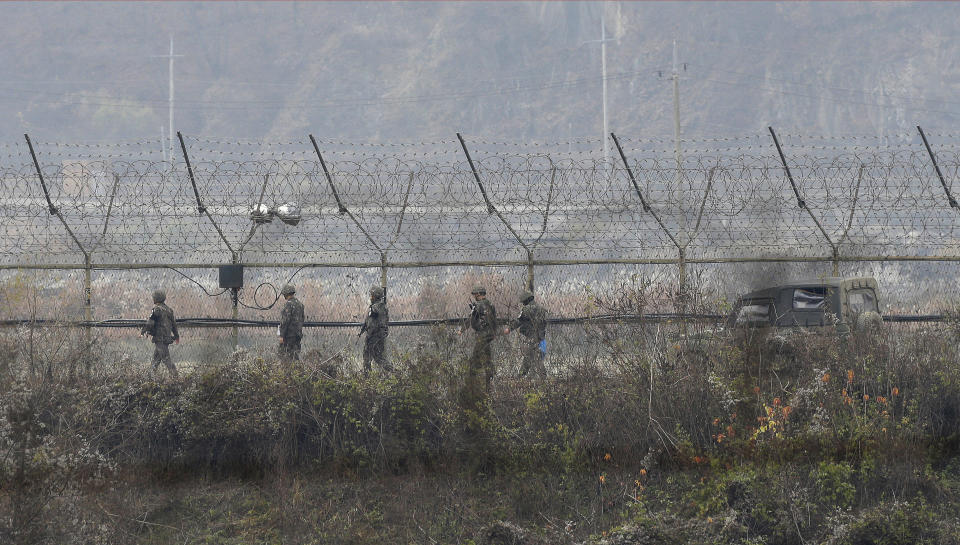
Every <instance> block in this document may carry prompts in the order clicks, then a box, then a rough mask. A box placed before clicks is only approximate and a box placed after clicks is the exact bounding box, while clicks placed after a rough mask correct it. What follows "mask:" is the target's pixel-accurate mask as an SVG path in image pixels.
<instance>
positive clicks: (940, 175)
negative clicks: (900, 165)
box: [917, 125, 960, 208]
mask: <svg viewBox="0 0 960 545" xmlns="http://www.w3.org/2000/svg"><path fill="white" fill-rule="evenodd" d="M917 131H918V132H919V133H920V138H921V139H923V145H924V146H925V147H926V148H927V154H928V155H929V156H930V161H931V162H932V163H933V169H934V170H935V171H937V177H938V178H940V185H942V186H943V192H944V193H946V194H947V202H949V203H950V208H960V205H958V204H957V200H956V199H954V198H953V195H951V194H950V188H949V187H947V180H946V179H945V178H944V177H943V173H942V172H940V165H938V164H937V156H936V155H934V154H933V150H932V149H931V148H930V143H929V142H927V135H925V134H923V129H921V128H920V125H917Z"/></svg>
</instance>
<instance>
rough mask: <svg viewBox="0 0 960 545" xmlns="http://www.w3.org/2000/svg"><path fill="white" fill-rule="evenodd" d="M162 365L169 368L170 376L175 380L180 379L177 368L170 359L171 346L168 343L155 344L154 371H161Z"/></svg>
mask: <svg viewBox="0 0 960 545" xmlns="http://www.w3.org/2000/svg"><path fill="white" fill-rule="evenodd" d="M161 363H163V364H164V365H165V366H166V367H167V370H168V371H170V375H171V376H172V377H173V378H177V377H178V374H177V367H176V366H175V365H174V364H173V360H172V359H171V358H170V345H169V344H167V343H153V370H154V371H156V370H157V369H159V368H160V364H161Z"/></svg>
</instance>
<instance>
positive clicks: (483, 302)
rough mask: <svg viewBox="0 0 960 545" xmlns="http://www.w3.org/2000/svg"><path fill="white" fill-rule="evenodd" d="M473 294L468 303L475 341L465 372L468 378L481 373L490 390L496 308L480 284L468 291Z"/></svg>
mask: <svg viewBox="0 0 960 545" xmlns="http://www.w3.org/2000/svg"><path fill="white" fill-rule="evenodd" d="M470 294H471V295H473V298H474V302H473V303H470V322H469V324H470V328H472V329H473V330H474V331H476V332H477V339H476V343H475V344H474V345H473V353H472V354H470V360H469V362H468V364H467V365H468V368H467V372H468V374H469V379H471V381H472V379H474V378H476V377H477V376H478V375H480V374H483V376H484V379H485V380H486V390H487V391H488V392H489V391H490V381H491V380H492V379H493V374H494V371H495V369H494V368H493V361H492V359H491V355H490V348H491V344H492V343H493V339H494V338H495V337H496V336H497V331H498V327H497V309H496V308H494V306H493V304H492V303H490V301H489V300H487V290H486V288H484V287H482V286H477V287H475V288H473V291H471V292H470ZM464 330H466V326H464V328H463V329H461V330H460V332H461V333H463V331H464Z"/></svg>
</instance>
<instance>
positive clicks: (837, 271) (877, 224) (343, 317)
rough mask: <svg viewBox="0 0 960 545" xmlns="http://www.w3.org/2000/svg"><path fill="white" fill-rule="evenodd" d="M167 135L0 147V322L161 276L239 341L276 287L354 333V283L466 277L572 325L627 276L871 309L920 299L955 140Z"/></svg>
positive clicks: (101, 301) (679, 308)
mask: <svg viewBox="0 0 960 545" xmlns="http://www.w3.org/2000/svg"><path fill="white" fill-rule="evenodd" d="M178 136H180V140H179V143H180V149H179V151H180V154H179V156H175V157H172V158H171V157H164V153H163V145H164V144H163V142H161V141H160V140H159V139H157V140H155V141H137V142H121V143H103V142H101V143H60V142H48V141H33V140H31V139H30V137H25V139H24V141H23V142H16V143H8V144H0V183H2V192H0V210H2V214H3V218H4V220H3V224H2V228H0V278H2V280H3V285H4V286H5V289H6V291H7V292H8V302H7V303H8V304H6V305H2V307H3V311H2V315H0V319H3V320H5V321H4V322H3V323H5V324H15V323H19V322H22V321H24V320H31V321H34V322H36V321H37V320H40V319H48V320H53V321H57V322H65V321H73V322H79V323H81V324H83V325H86V326H108V325H123V326H129V325H131V323H132V320H135V319H137V318H138V317H140V316H142V315H144V314H145V313H146V307H148V305H145V304H144V300H145V299H147V298H148V297H149V293H150V291H151V290H152V289H153V288H154V287H164V286H165V287H167V289H168V292H169V294H170V299H171V305H173V306H174V307H175V308H176V309H178V310H179V313H180V315H181V316H185V317H190V318H194V319H196V321H195V322H194V323H195V324H197V325H210V324H214V325H230V326H235V329H234V333H233V334H234V335H236V334H237V333H236V327H239V326H250V325H257V326H263V325H265V324H266V323H268V322H269V319H270V318H272V317H273V316H270V315H269V314H267V311H268V309H270V308H271V305H272V304H273V303H274V302H275V301H276V298H277V292H276V290H277V287H278V285H279V284H281V283H284V282H287V281H289V282H292V283H295V284H297V285H298V292H299V293H300V294H301V296H302V298H303V299H304V300H306V301H308V305H307V306H308V314H309V315H310V316H308V319H312V321H313V322H315V323H314V324H313V325H315V326H324V327H346V326H349V325H353V324H354V323H355V322H356V321H357V319H358V318H359V316H360V315H361V314H362V312H363V310H364V309H365V299H366V291H367V288H369V287H370V286H371V285H374V284H376V285H381V286H383V287H385V288H387V289H388V296H389V297H390V301H391V313H392V314H391V317H392V318H393V319H394V320H396V321H398V322H400V323H404V322H412V323H417V324H419V323H428V322H430V321H434V320H444V319H447V320H452V319H456V318H457V317H458V316H459V315H461V314H462V308H460V307H462V306H464V305H463V304H462V303H461V301H462V299H463V298H464V295H463V294H464V293H468V292H469V287H470V286H471V285H472V284H474V283H485V284H488V289H489V290H490V292H491V298H493V299H494V300H495V302H496V303H497V304H498V306H502V307H506V312H502V314H508V315H509V313H512V312H513V311H515V310H516V309H517V308H518V306H519V304H518V302H517V301H516V299H517V295H518V294H519V292H520V291H521V290H523V289H525V288H529V289H533V290H534V291H535V293H536V294H537V297H538V299H539V300H540V301H541V302H543V303H544V304H545V305H546V306H547V307H548V308H549V309H550V311H551V314H552V315H553V316H555V317H557V318H560V319H570V318H576V317H582V316H585V315H588V314H589V313H590V311H591V301H593V300H594V299H593V298H595V297H596V296H598V295H604V294H610V293H612V292H614V291H616V290H618V289H620V288H622V287H623V286H628V285H630V284H631V283H633V282H636V281H637V279H638V278H639V279H643V281H645V282H649V283H653V284H656V285H660V286H663V287H664V290H666V291H667V292H671V293H672V294H673V295H674V296H673V297H670V298H669V305H671V306H670V308H664V309H660V310H667V311H672V312H676V313H681V314H683V313H685V311H686V310H687V308H686V304H687V302H689V294H688V293H687V292H688V289H689V286H691V284H693V283H698V285H701V286H702V285H703V284H704V283H707V284H710V285H712V286H713V287H714V289H715V291H716V292H717V293H721V294H731V293H737V292H740V291H743V290H745V289H748V288H750V287H757V286H759V285H761V284H763V283H765V282H767V283H768V282H775V281H777V280H781V279H786V278H787V277H789V276H791V275H793V276H795V275H798V274H803V275H806V276H828V275H832V276H838V275H852V274H871V275H874V276H878V277H879V278H880V279H881V289H882V291H883V292H884V293H883V295H882V297H883V298H884V300H885V302H886V303H887V305H888V307H891V308H894V309H897V310H901V311H931V310H934V309H935V305H936V303H937V301H941V300H943V299H944V298H945V297H949V294H950V293H952V290H953V278H955V277H956V271H955V263H956V262H957V261H960V247H958V241H960V238H958V234H960V217H958V216H960V208H958V204H957V201H956V198H955V193H954V187H953V183H954V181H955V180H956V178H957V171H958V168H960V138H958V135H953V134H945V133H939V134H930V135H927V134H925V133H924V132H923V131H922V130H921V129H920V128H919V127H918V132H917V133H916V134H898V135H886V136H883V137H879V136H840V137H820V136H811V135H804V134H793V133H789V132H785V133H783V134H779V133H777V132H775V131H774V130H773V129H770V131H769V132H768V133H765V134H754V135H746V136H741V137H729V138H726V137H724V138H711V139H686V140H683V141H682V142H681V144H682V145H681V147H682V150H683V151H682V156H679V157H678V156H677V155H676V153H675V149H674V144H675V143H674V142H673V140H671V139H658V138H649V139H644V138H633V137H630V136H627V135H614V134H611V135H610V139H611V143H613V144H614V145H613V146H611V149H613V150H614V154H613V155H612V156H610V157H602V156H601V154H600V153H599V149H600V148H601V147H602V146H601V144H602V143H601V142H600V140H599V139H596V140H594V139H581V140H571V141H567V142H547V143H534V142H502V141H491V140H486V139H483V138H477V137H470V136H465V135H460V134H456V135H454V136H453V137H452V138H449V139H443V140H437V141H433V142H412V143H383V144H380V143H357V142H345V141H337V140H329V139H322V138H315V137H314V136H313V135H307V136H306V137H304V138H302V139H295V140H294V139H291V140H287V141H275V142H265V141H239V140H236V139H228V138H208V137H195V136H188V135H182V136H181V135H178ZM223 265H241V266H243V267H244V270H245V272H246V274H245V276H246V277H245V279H244V283H245V287H244V288H243V289H242V290H240V289H222V288H220V286H219V285H218V283H217V277H216V274H217V269H218V267H220V266H223ZM694 280H695V281H694ZM24 285H32V286H38V287H40V288H41V289H40V291H39V292H38V293H39V296H38V297H40V298H41V299H42V304H40V303H39V302H36V301H35V302H34V304H33V307H32V308H33V310H32V311H30V312H29V313H28V312H26V310H25V307H23V306H22V304H24V303H23V302H22V301H19V300H17V301H15V300H14V299H13V298H12V296H11V295H9V293H12V292H13V291H16V289H18V288H22V287H23V286H24ZM11 290H13V291H11ZM78 294H79V295H78ZM208 296H209V297H208ZM18 301H19V302H18ZM147 302H149V301H148V300H147ZM311 307H312V308H311ZM88 330H89V329H88Z"/></svg>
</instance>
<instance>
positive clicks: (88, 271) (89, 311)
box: [83, 256, 93, 371]
mask: <svg viewBox="0 0 960 545" xmlns="http://www.w3.org/2000/svg"><path fill="white" fill-rule="evenodd" d="M92 269H93V267H92V266H91V264H90V256H87V257H86V259H84V268H83V321H84V322H86V323H87V325H86V326H85V328H84V335H83V341H84V343H85V345H86V350H87V351H89V350H90V348H91V346H90V337H91V334H90V329H91V328H92V324H91V322H93V305H92V303H91V299H92V295H93V294H92V291H93V290H92V288H91V284H92V282H91V276H92ZM86 362H87V371H89V370H90V358H87V359H86Z"/></svg>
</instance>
